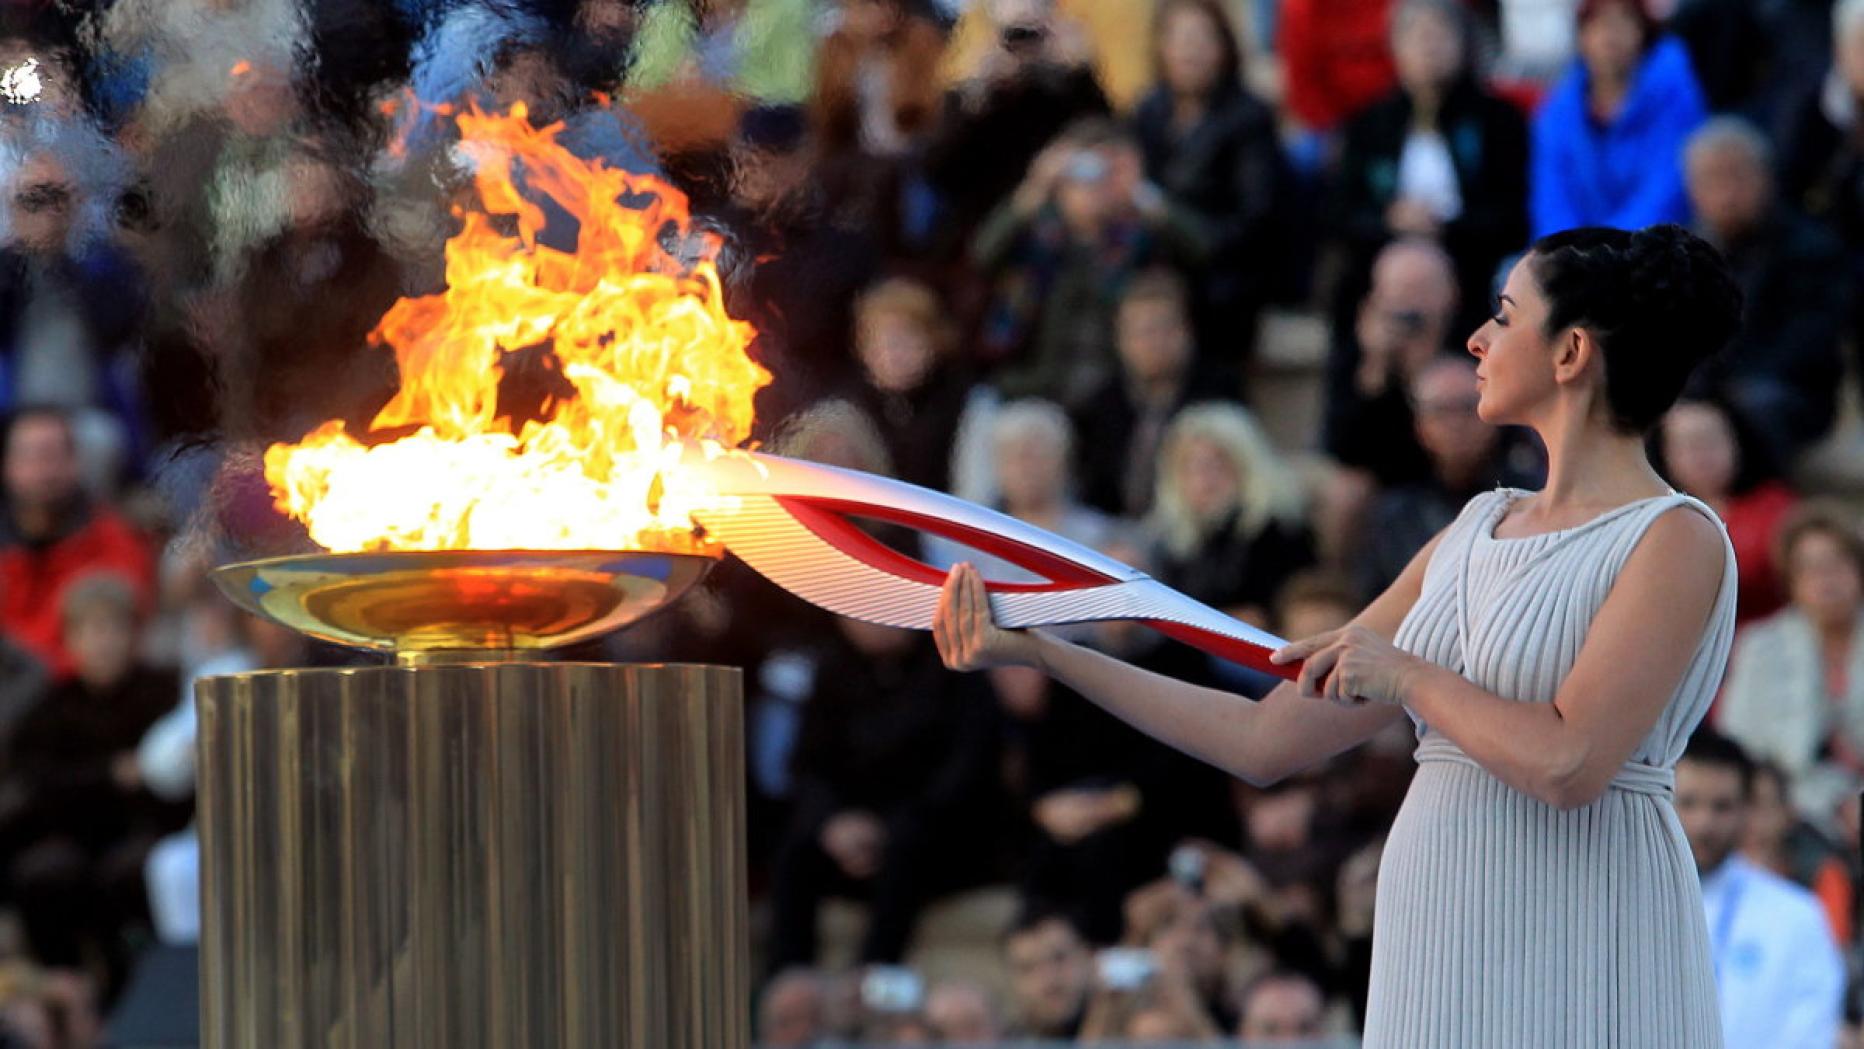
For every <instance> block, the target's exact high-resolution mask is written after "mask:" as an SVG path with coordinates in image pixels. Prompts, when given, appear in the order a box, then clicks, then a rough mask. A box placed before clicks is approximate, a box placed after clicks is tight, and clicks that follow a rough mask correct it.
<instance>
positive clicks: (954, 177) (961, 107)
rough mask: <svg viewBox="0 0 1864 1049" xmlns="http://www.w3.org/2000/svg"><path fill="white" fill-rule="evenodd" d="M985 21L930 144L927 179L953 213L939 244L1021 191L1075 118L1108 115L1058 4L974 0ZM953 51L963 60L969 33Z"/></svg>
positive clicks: (947, 245) (1077, 35) (953, 242)
mask: <svg viewBox="0 0 1864 1049" xmlns="http://www.w3.org/2000/svg"><path fill="white" fill-rule="evenodd" d="M971 9H972V10H973V11H974V12H976V14H975V16H974V17H977V18H982V19H987V20H988V23H989V25H990V27H991V31H990V32H987V33H983V34H981V37H982V42H981V43H980V44H979V47H978V50H979V52H980V55H979V57H978V58H977V59H976V61H975V64H970V65H967V64H964V63H963V62H962V61H960V62H959V64H958V65H956V66H953V67H949V68H951V69H954V70H956V71H957V72H956V73H955V75H954V77H953V79H954V80H955V82H953V83H952V86H951V90H950V91H948V92H947V93H946V96H945V111H944V115H943V116H942V118H941V119H940V121H939V126H938V129H937V130H936V131H934V132H933V135H932V138H931V141H929V142H928V143H927V144H926V155H925V168H926V177H927V179H928V180H929V182H930V183H931V185H932V188H934V189H936V190H937V191H938V192H939V194H940V195H941V197H942V198H943V204H944V206H945V208H946V209H947V210H948V212H949V221H948V222H947V223H946V225H947V226H948V227H949V228H950V234H949V235H948V236H946V237H944V238H940V243H938V244H936V245H934V247H935V248H941V249H946V250H958V249H961V248H962V246H963V245H964V244H966V243H968V241H969V239H970V236H971V233H972V231H973V230H975V229H976V227H977V224H978V223H979V222H980V221H982V219H983V218H984V216H985V214H987V213H988V212H989V211H990V209H992V208H994V207H996V206H997V204H998V203H999V202H1000V201H1002V200H1003V199H1004V198H1005V197H1008V196H1009V195H1010V193H1011V192H1012V191H1013V190H1015V189H1016V186H1017V183H1018V182H1020V181H1021V180H1022V178H1023V175H1024V173H1025V172H1026V171H1028V170H1029V166H1030V164H1031V162H1033V161H1034V160H1035V158H1036V155H1037V154H1038V153H1040V152H1041V151H1042V148H1043V146H1044V145H1046V144H1047V143H1049V142H1051V141H1053V140H1054V138H1055V136H1056V135H1058V134H1060V133H1061V132H1062V130H1063V129H1065V128H1067V127H1068V126H1069V125H1070V124H1072V123H1074V122H1075V121H1077V120H1079V119H1081V118H1083V117H1089V116H1104V115H1106V114H1107V113H1108V112H1109V111H1110V110H1109V107H1108V105H1107V96H1106V95H1104V94H1102V93H1101V85H1100V83H1099V81H1097V80H1096V79H1095V76H1094V70H1093V68H1092V66H1091V65H1090V64H1089V59H1090V51H1089V47H1088V45H1087V43H1086V41H1085V39H1084V37H1083V35H1082V33H1081V30H1080V28H1079V26H1078V25H1076V24H1075V23H1073V22H1072V21H1071V20H1069V19H1068V18H1066V17H1065V16H1062V15H1058V14H1057V13H1056V11H1055V3H1054V0H978V2H976V3H973V4H972V5H971ZM957 37H958V41H957V42H956V43H954V45H953V49H952V54H953V55H954V56H955V58H956V59H962V57H963V55H964V48H963V47H962V44H963V40H964V30H963V28H962V27H961V28H960V30H959V31H958V33H957Z"/></svg>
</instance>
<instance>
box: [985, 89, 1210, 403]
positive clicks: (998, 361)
mask: <svg viewBox="0 0 1864 1049" xmlns="http://www.w3.org/2000/svg"><path fill="white" fill-rule="evenodd" d="M1142 174H1143V171H1142V160H1141V157H1140V153H1139V147H1138V143H1137V142H1136V141H1135V140H1134V139H1133V137H1132V136H1131V135H1130V134H1129V133H1128V132H1126V131H1124V130H1123V129H1121V128H1120V127H1119V126H1118V125H1116V124H1113V123H1112V122H1110V121H1104V120H1094V121H1087V122H1084V123H1080V124H1076V125H1074V126H1072V127H1070V128H1069V130H1068V131H1067V132H1066V133H1064V134H1063V135H1062V136H1061V137H1060V138H1059V139H1057V140H1056V141H1055V142H1054V143H1053V144H1052V145H1050V146H1049V147H1048V148H1047V149H1045V150H1043V152H1042V155H1041V156H1039V157H1037V158H1036V160H1035V162H1034V163H1032V164H1031V165H1030V167H1029V175H1028V177H1027V178H1026V179H1024V181H1023V184H1022V185H1021V186H1020V187H1018V188H1017V190H1016V192H1015V193H1013V194H1011V196H1010V197H1009V199H1008V200H1005V201H1004V202H1003V203H1002V204H1001V205H999V206H998V208H997V209H996V210H995V211H994V212H992V213H991V215H990V217H989V218H987V219H986V220H985V221H984V224H983V225H982V226H981V227H980V228H979V229H978V231H977V236H976V238H975V240H974V241H973V242H972V245H971V256H972V260H973V262H974V263H975V264H976V266H977V267H978V269H979V271H980V272H981V273H982V274H983V275H984V276H985V277H987V278H988V279H989V280H990V282H991V284H992V286H993V290H992V294H991V301H990V306H989V309H988V312H987V313H986V315H985V318H984V328H983V332H982V334H981V336H980V339H981V351H982V353H983V354H984V356H985V357H986V358H987V359H988V360H990V361H992V362H994V363H995V365H996V371H995V373H994V375H993V376H992V382H993V384H994V385H995V386H997V388H998V389H1000V390H1002V391H1003V393H1004V395H1005V396H1009V397H1044V398H1047V399H1049V400H1052V401H1057V402H1059V403H1061V404H1063V405H1067V406H1075V405H1078V404H1079V403H1080V402H1081V401H1082V399H1084V398H1085V397H1086V396H1087V395H1088V394H1090V393H1092V392H1093V391H1094V390H1095V389H1097V388H1099V386H1100V385H1101V383H1102V382H1104V381H1105V380H1106V379H1107V378H1108V377H1109V376H1110V375H1112V374H1113V370H1114V367H1115V359H1114V357H1115V355H1114V349H1113V338H1112V330H1113V316H1114V312H1115V310H1116V308H1117V306H1118V303H1119V294H1120V290H1121V289H1122V288H1123V287H1124V285H1125V284H1126V282H1127V281H1128V280H1130V279H1131V278H1132V277H1133V275H1134V274H1137V273H1139V272H1140V271H1142V270H1144V269H1145V268H1147V267H1148V266H1151V265H1154V264H1159V263H1169V264H1175V265H1188V264H1190V263H1193V262H1198V261H1201V260H1202V259H1204V258H1205V257H1206V256H1207V255H1208V249H1209V236H1208V233H1207V232H1206V231H1204V230H1203V229H1201V228H1200V227H1199V225H1198V222H1197V219H1196V218H1195V217H1193V216H1191V215H1189V214H1187V213H1184V212H1183V211H1181V210H1180V209H1178V208H1177V206H1176V205H1174V204H1173V203H1172V202H1171V201H1170V200H1168V199H1167V198H1166V197H1165V196H1164V194H1163V193H1162V192H1160V191H1159V189H1158V187H1156V186H1153V185H1152V184H1151V183H1148V182H1145V181H1143V179H1142Z"/></svg>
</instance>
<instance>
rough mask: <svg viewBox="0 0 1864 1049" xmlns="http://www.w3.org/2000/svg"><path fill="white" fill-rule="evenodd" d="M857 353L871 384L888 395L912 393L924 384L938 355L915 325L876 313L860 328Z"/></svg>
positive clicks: (904, 318) (896, 316)
mask: <svg viewBox="0 0 1864 1049" xmlns="http://www.w3.org/2000/svg"><path fill="white" fill-rule="evenodd" d="M859 334H860V339H859V341H858V343H857V346H856V353H857V354H858V355H859V356H860V358H861V366H862V367H863V368H865V369H867V376H868V379H869V380H870V381H872V382H873V384H874V385H875V386H876V387H878V388H880V389H882V390H885V391H886V392H888V393H911V392H912V391H914V390H916V389H918V388H919V386H920V384H922V383H924V382H925V379H926V376H927V375H928V374H929V373H930V372H931V371H932V365H933V364H934V362H935V360H936V358H937V356H938V351H937V349H936V348H935V347H934V346H933V344H932V336H931V334H930V333H929V332H927V331H926V330H925V328H924V327H923V326H921V325H920V324H919V322H918V321H916V320H914V319H913V318H911V317H908V316H906V315H904V314H900V313H887V312H881V313H876V314H874V315H873V316H870V317H868V318H867V320H866V322H865V323H863V324H862V325H861V331H860V333H859Z"/></svg>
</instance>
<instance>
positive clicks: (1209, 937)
mask: <svg viewBox="0 0 1864 1049" xmlns="http://www.w3.org/2000/svg"><path fill="white" fill-rule="evenodd" d="M1201 880H1202V879H1201V876H1200V877H1198V878H1189V877H1184V876H1179V875H1175V876H1174V877H1172V878H1169V879H1166V880H1164V881H1159V882H1154V883H1153V884H1151V885H1148V886H1145V887H1144V888H1141V889H1139V890H1138V891H1137V892H1135V893H1133V894H1132V896H1131V897H1129V898H1128V899H1127V903H1126V936H1125V939H1124V942H1125V943H1126V944H1127V945H1129V946H1132V947H1138V948H1141V949H1143V950H1146V951H1150V952H1151V953H1152V955H1153V956H1154V957H1155V958H1157V959H1158V964H1159V969H1160V971H1161V972H1164V973H1166V974H1169V975H1170V976H1171V977H1172V978H1173V979H1175V980H1177V981H1179V982H1180V983H1181V984H1183V985H1184V986H1186V987H1188V988H1190V990H1191V993H1192V996H1193V997H1194V998H1195V1000H1196V1001H1197V1003H1198V1006H1199V1007H1200V1011H1201V1012H1202V1013H1204V1015H1206V1016H1208V1017H1209V1018H1210V1019H1211V1020H1212V1021H1213V1022H1215V1023H1216V1025H1217V1026H1218V1027H1219V1028H1222V1029H1223V1030H1226V1031H1227V1030H1229V1029H1230V1028H1232V1027H1235V1026H1236V1020H1237V1012H1236V1006H1235V1003H1233V1002H1231V1001H1230V998H1229V995H1230V987H1229V981H1228V980H1227V979H1226V975H1227V974H1226V973H1225V969H1224V966H1225V963H1226V962H1228V960H1229V950H1230V934H1231V930H1232V923H1230V922H1225V921H1223V920H1222V919H1223V918H1224V917H1225V916H1224V915H1220V914H1219V913H1218V911H1217V908H1216V907H1214V906H1213V905H1212V904H1211V903H1210V902H1209V901H1208V900H1205V899H1203V898H1202V897H1201V896H1200V895H1199V894H1198V891H1197V889H1198V888H1199V887H1201V886H1195V884H1194V883H1196V882H1199V881H1201ZM1187 883H1193V884H1187ZM1229 917H1232V918H1233V917H1234V915H1229Z"/></svg>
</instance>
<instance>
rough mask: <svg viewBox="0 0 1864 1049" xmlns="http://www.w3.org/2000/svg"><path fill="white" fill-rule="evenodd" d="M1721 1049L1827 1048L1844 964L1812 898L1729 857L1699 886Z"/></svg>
mask: <svg viewBox="0 0 1864 1049" xmlns="http://www.w3.org/2000/svg"><path fill="white" fill-rule="evenodd" d="M1702 904H1703V909H1704V910H1705V911H1706V915H1707V918H1708V921H1709V948H1710V950H1711V952H1713V954H1714V957H1715V987H1716V991H1717V993H1718V994H1719V995H1720V997H1721V1004H1722V1034H1723V1039H1724V1043H1725V1044H1726V1045H1727V1046H1728V1047H1729V1049H1831V1047H1832V1046H1833V1045H1835V1044H1837V1041H1838V1022H1839V1016H1840V1010H1841V1008H1842V1005H1843V999H1844V991H1845V963H1844V959H1843V957H1841V956H1840V955H1839V953H1838V946H1837V944H1835V943H1833V942H1832V933H1831V926H1830V925H1829V924H1828V923H1827V922H1826V920H1825V912H1824V911H1823V910H1822V909H1821V908H1820V906H1819V901H1818V899H1817V898H1816V897H1814V896H1813V895H1812V893H1810V892H1807V891H1806V890H1805V889H1803V888H1800V887H1799V886H1798V885H1795V884H1793V883H1792V882H1790V881H1788V880H1786V879H1785V878H1782V877H1780V876H1779V875H1777V874H1775V873H1773V872H1772V871H1769V870H1766V869H1764V868H1761V867H1759V866H1757V865H1755V864H1754V863H1752V862H1750V861H1749V860H1746V859H1744V858H1742V857H1741V856H1740V855H1738V854H1737V855H1734V856H1730V857H1729V858H1728V859H1727V861H1725V862H1724V863H1723V864H1722V865H1721V866H1720V867H1717V868H1716V869H1715V870H1714V871H1712V872H1710V873H1709V874H1707V875H1705V876H1704V877H1703V879H1702Z"/></svg>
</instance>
